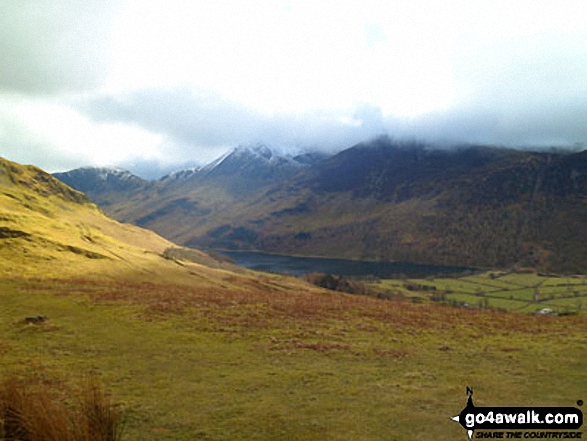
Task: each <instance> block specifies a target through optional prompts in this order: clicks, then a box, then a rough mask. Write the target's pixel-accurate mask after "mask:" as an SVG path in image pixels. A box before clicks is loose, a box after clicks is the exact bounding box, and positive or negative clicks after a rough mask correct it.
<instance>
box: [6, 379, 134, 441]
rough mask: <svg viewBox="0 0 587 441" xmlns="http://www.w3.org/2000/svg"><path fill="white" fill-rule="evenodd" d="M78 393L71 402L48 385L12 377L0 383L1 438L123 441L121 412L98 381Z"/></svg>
mask: <svg viewBox="0 0 587 441" xmlns="http://www.w3.org/2000/svg"><path fill="white" fill-rule="evenodd" d="M78 393H79V395H78V396H77V397H75V399H74V400H73V401H74V403H73V405H72V404H71V403H68V402H67V400H66V396H64V394H63V393H61V394H59V391H55V390H52V389H51V388H50V387H49V386H48V385H46V384H43V383H38V382H36V381H34V380H31V379H29V380H23V379H19V378H16V377H9V378H8V379H6V380H5V381H4V382H3V383H2V385H1V386H0V439H2V440H7V441H8V440H10V441H120V440H121V439H122V429H123V419H122V413H121V411H120V410H119V409H118V408H116V407H115V406H114V405H113V404H112V402H111V401H110V399H109V398H108V396H107V395H106V394H105V393H104V391H103V390H102V388H101V387H100V385H99V383H98V382H97V380H96V379H90V380H87V381H86V382H85V384H84V385H83V387H82V388H81V390H80V391H79V392H78ZM69 401H71V400H69Z"/></svg>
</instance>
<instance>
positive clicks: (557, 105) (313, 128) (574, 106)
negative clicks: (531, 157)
mask: <svg viewBox="0 0 587 441" xmlns="http://www.w3.org/2000/svg"><path fill="white" fill-rule="evenodd" d="M524 103H525V102H524V101H521V102H519V103H512V104H509V105H508V106H507V107H500V106H496V105H495V104H494V103H487V105H484V104H485V103H483V102H479V103H474V104H467V105H464V106H462V107H460V108H455V109H451V110H447V111H444V112H437V113H430V114H427V115H424V116H421V117H418V118H414V119H399V118H390V117H385V116H383V115H382V113H381V111H380V109H379V108H377V107H375V106H372V105H367V104H363V105H359V106H357V107H356V108H355V109H353V110H352V111H347V112H340V111H320V112H318V111H315V112H307V113H300V114H277V115H272V116H268V115H265V114H262V113H259V112H257V111H255V110H253V109H251V108H249V107H246V106H244V105H242V104H239V103H235V102H231V101H228V100H226V99H223V98H222V97H220V96H219V95H216V94H214V93H211V92H203V91H200V92H193V91H190V90H187V89H182V90H179V89H175V90H167V91H162V90H155V89H153V90H143V91H140V92H135V93H132V94H129V95H125V96H119V97H116V96H103V97H101V98H99V99H94V100H91V101H89V102H86V103H83V104H82V105H80V108H81V109H82V110H83V111H84V112H86V113H87V114H88V115H90V117H92V118H93V119H95V120H97V121H108V122H114V121H117V122H124V123H130V124H135V125H137V126H139V127H142V128H144V129H146V130H149V131H151V132H156V133H160V134H162V135H164V136H165V138H166V139H168V140H169V145H168V146H167V149H168V151H167V154H168V157H169V158H173V160H170V162H175V163H180V162H188V161H191V162H199V163H205V162H208V161H210V160H211V159H214V157H216V156H219V155H220V154H221V153H222V152H223V151H225V150H227V149H228V148H230V147H234V146H236V145H238V144H247V143H257V142H264V143H267V144H269V145H273V146H275V147H281V148H284V149H299V148H317V149H321V150H326V151H336V150H341V149H343V148H347V147H349V146H351V145H353V144H355V143H358V142H361V141H364V140H366V139H369V138H373V137H376V136H379V135H382V134H389V135H391V136H394V137H398V138H416V139H421V140H424V141H428V142H431V143H448V144H460V143H482V144H497V145H509V146H521V147H522V146H536V147H541V146H568V145H573V144H575V143H576V142H583V141H585V140H587V124H586V121H585V115H587V112H585V111H586V110H587V101H581V100H577V101H574V100H570V99H566V100H564V99H561V100H559V101H554V100H551V101H550V102H543V103H539V102H537V103H533V105H532V106H530V107H527V108H526V107H525V106H524Z"/></svg>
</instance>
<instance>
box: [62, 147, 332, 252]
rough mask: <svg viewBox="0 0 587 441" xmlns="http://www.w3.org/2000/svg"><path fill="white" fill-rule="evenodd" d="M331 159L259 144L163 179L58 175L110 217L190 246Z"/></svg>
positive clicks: (99, 172) (242, 148) (239, 149)
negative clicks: (242, 207) (228, 216)
mask: <svg viewBox="0 0 587 441" xmlns="http://www.w3.org/2000/svg"><path fill="white" fill-rule="evenodd" d="M326 157H327V155H325V154H322V153H313V152H305V153H300V154H298V155H289V154H284V153H281V152H278V151H276V150H275V149H271V148H269V147H267V146H265V145H263V144H259V145H254V146H240V147H237V148H235V149H233V150H231V151H229V152H228V153H226V154H225V155H223V156H221V157H220V158H218V159H216V160H215V161H213V162H212V163H210V164H208V165H206V166H204V167H202V168H198V169H189V170H182V171H179V172H176V173H173V174H170V175H167V176H165V177H163V178H162V179H160V180H159V181H151V182H147V181H139V180H137V179H125V180H123V181H122V182H119V181H118V180H116V179H114V177H111V178H110V180H106V182H107V183H108V185H105V184H104V180H103V179H102V178H99V176H102V175H103V172H102V169H82V170H86V171H93V173H94V174H95V175H97V177H95V178H93V179H85V180H83V181H81V180H77V181H75V180H72V179H71V176H76V175H77V174H80V172H79V170H74V171H72V172H67V173H63V174H56V175H55V176H56V177H57V178H59V179H63V180H64V182H66V183H68V184H71V185H72V186H73V187H74V188H76V189H79V190H82V191H85V192H86V193H87V194H88V196H90V198H91V199H92V200H93V201H94V202H96V203H97V204H99V205H100V207H101V208H102V209H103V210H104V211H105V212H106V213H107V214H108V215H110V216H112V217H114V218H116V219H118V220H120V221H123V222H130V223H134V224H136V225H139V226H142V227H145V228H149V229H152V230H154V231H157V232H158V233H159V234H161V235H163V236H164V237H167V238H169V239H171V240H173V241H175V242H177V243H183V244H185V243H187V242H189V241H190V239H192V238H193V237H194V236H196V235H204V234H206V231H207V230H208V229H209V227H210V225H215V224H218V223H219V222H220V223H223V222H224V213H226V212H227V211H228V210H231V209H232V208H234V207H235V206H236V205H238V204H239V203H240V201H244V200H249V198H251V197H253V196H254V195H255V194H257V193H259V192H262V191H264V190H265V189H268V188H271V187H273V186H274V185H277V184H279V183H281V182H284V181H285V180H287V179H289V178H291V177H292V176H294V175H295V174H297V173H298V172H299V171H300V170H302V169H304V168H307V167H309V166H311V165H313V164H316V163H319V162H320V161H322V160H324V159H325V158H326ZM116 176H118V175H116ZM138 179H140V178H138ZM127 182H131V183H132V185H126V183H127ZM82 184H87V185H82ZM174 219H175V220H179V221H180V222H179V223H176V222H175V221H174Z"/></svg>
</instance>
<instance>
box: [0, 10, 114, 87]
mask: <svg viewBox="0 0 587 441" xmlns="http://www.w3.org/2000/svg"><path fill="white" fill-rule="evenodd" d="M116 8H117V6H116V2H114V1H113V0H103V1H102V0H100V1H98V0H88V1H84V2H80V1H77V0H42V1H38V0H2V1H1V2H0V47H1V48H2V49H1V54H2V63H0V92H18V93H26V94H35V93H53V92H58V91H71V90H84V89H88V88H91V87H93V86H95V85H96V84H99V83H100V82H101V81H102V80H103V79H104V76H105V74H106V68H107V65H108V55H107V54H108V44H109V43H108V37H107V35H108V32H107V31H108V26H109V23H110V19H111V16H112V14H114V12H115V10H116Z"/></svg>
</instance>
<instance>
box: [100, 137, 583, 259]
mask: <svg viewBox="0 0 587 441" xmlns="http://www.w3.org/2000/svg"><path fill="white" fill-rule="evenodd" d="M229 157H230V154H229V155H228V156H227V157H226V158H224V159H223V160H222V161H221V162H220V164H217V165H216V167H222V165H223V164H224V166H225V170H224V171H225V172H226V173H220V172H218V174H217V175H216V176H214V177H212V178H210V180H208V181H206V180H205V179H204V180H201V181H197V180H196V179H193V178H192V179H191V180H190V181H189V182H187V181H186V182H184V183H183V184H182V185H183V186H182V185H179V186H177V187H175V188H168V189H166V190H162V189H158V190H157V191H158V192H159V194H157V192H156V191H149V190H146V191H145V190H144V189H143V190H141V192H139V193H137V194H136V195H135V197H136V198H137V201H135V202H132V203H128V202H126V201H124V200H121V199H122V198H120V199H119V200H118V201H116V202H115V203H114V204H113V206H112V208H114V209H115V210H119V211H118V216H121V219H124V220H125V221H129V222H134V223H139V224H141V225H143V226H145V227H148V228H152V229H154V230H155V231H158V232H159V233H160V234H162V235H164V236H165V237H169V238H172V239H173V240H175V241H177V242H179V243H181V244H184V245H188V246H194V247H205V248H228V249H243V250H251V249H253V250H263V251H270V252H279V253H286V254H287V253H295V254H302V255H303V254H306V255H317V256H325V257H344V258H353V259H369V260H405V261H413V262H417V263H432V264H435V263H436V264H442V265H445V264H449V265H464V266H480V267H500V268H511V267H533V268H537V269H545V270H560V271H584V270H585V267H584V265H583V263H582V262H583V260H584V259H587V252H586V251H585V250H583V248H582V247H580V246H578V245H577V240H576V238H574V237H573V234H575V235H576V236H575V237H577V236H578V237H583V236H584V235H585V234H587V211H586V208H585V207H586V204H585V193H586V190H587V153H585V152H580V153H560V152H532V151H522V150H514V149H507V148H496V147H491V146H479V145H473V146H459V147H457V148H454V149H434V148H431V147H430V146H429V145H425V144H421V143H417V142H397V141H393V140H391V139H389V138H379V139H377V140H374V141H371V142H366V143H360V144H357V145H355V146H352V147H350V148H349V149H346V150H343V151H341V152H339V153H338V154H336V155H333V156H330V157H329V158H326V159H322V160H320V161H316V162H314V163H311V164H309V165H306V166H304V167H300V168H298V169H297V170H295V171H293V172H291V173H290V174H287V173H286V174H284V175H281V176H277V178H276V179H267V180H266V181H264V183H263V185H258V186H254V185H252V186H249V184H250V182H249V181H247V179H248V178H249V176H247V173H248V171H247V167H246V164H245V165H244V166H243V164H242V163H240V164H239V163H238V162H237V161H236V160H235V157H234V156H233V158H232V159H233V161H231V160H229V161H228V162H226V161H227V160H228V158H229ZM273 171H275V170H273ZM268 175H269V176H272V175H271V173H270V172H269V174H268ZM275 175H276V174H275V173H274V175H273V176H275ZM277 175H278V174H277ZM260 176H261V174H260V173H255V176H254V178H255V179H259V177H260ZM261 180H262V179H261ZM256 182H257V183H258V182H260V181H259V180H257V181H256ZM235 188H236V191H235ZM157 207H158V208H157ZM105 209H106V207H105ZM115 215H116V214H115ZM583 219H586V220H585V221H584V220H583ZM569 224H571V225H573V227H574V229H575V230H574V232H573V233H569V232H568V228H566V226H567V225H569ZM565 250H567V251H568V250H571V251H572V253H571V255H569V254H568V253H566V251H565Z"/></svg>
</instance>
